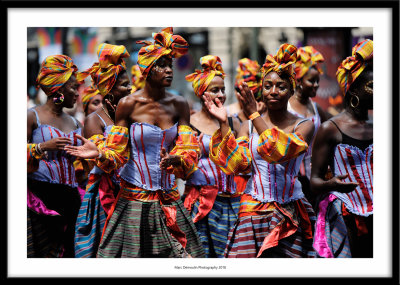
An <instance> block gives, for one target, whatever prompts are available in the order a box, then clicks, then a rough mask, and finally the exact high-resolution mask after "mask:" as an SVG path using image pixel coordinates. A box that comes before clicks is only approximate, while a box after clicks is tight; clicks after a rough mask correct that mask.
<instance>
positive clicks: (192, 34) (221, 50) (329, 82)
mask: <svg viewBox="0 0 400 285" xmlns="http://www.w3.org/2000/svg"><path fill="white" fill-rule="evenodd" d="M161 29H162V27H101V28H100V27H99V28H86V27H71V28H66V27H63V28H57V27H53V28H48V27H43V28H28V51H27V55H28V56H27V64H28V74H27V81H28V82H27V83H28V84H27V86H28V90H27V93H28V96H29V97H30V98H31V99H32V100H35V101H36V102H37V103H41V102H40V101H41V99H40V96H39V94H38V91H37V90H36V89H35V87H34V85H35V79H36V76H37V74H38V71H39V68H40V63H41V61H42V60H43V58H44V57H45V56H47V55H51V54H56V53H62V54H66V55H69V56H70V57H71V58H72V59H73V60H74V62H75V63H76V65H77V66H78V68H79V70H84V69H86V68H88V67H90V66H91V65H92V64H93V63H94V62H95V61H97V54H96V52H97V46H98V44H100V43H103V42H107V43H111V44H117V45H124V46H125V47H126V48H127V50H128V52H129V53H130V55H131V56H130V58H128V59H127V60H126V62H127V66H128V71H129V72H130V68H131V66H132V65H134V64H136V61H137V53H138V51H139V49H140V48H141V46H142V45H138V44H136V41H137V40H151V39H152V37H151V35H152V33H153V32H158V31H160V30H161ZM174 33H176V34H179V35H181V36H183V37H184V38H185V39H186V40H187V41H188V42H189V52H188V54H186V55H185V56H183V57H181V58H179V59H176V60H175V61H174V67H173V68H174V81H173V83H172V86H171V88H170V91H171V92H175V93H176V94H180V95H182V96H184V97H186V98H187V99H188V100H190V101H192V102H194V106H195V109H198V108H200V104H199V99H197V98H196V97H195V95H194V93H193V89H192V87H191V84H190V83H188V82H187V81H186V80H185V76H186V75H187V74H189V73H192V72H193V71H194V69H196V68H200V64H199V59H200V57H202V56H204V55H207V54H213V55H218V56H219V57H220V58H221V60H222V65H223V68H224V70H225V72H226V74H227V76H226V79H225V85H226V93H227V103H232V102H234V101H235V100H236V98H235V96H234V94H233V84H234V77H235V74H236V67H237V62H238V60H239V59H241V58H243V57H248V58H250V59H252V60H257V61H258V62H259V63H260V65H262V64H263V63H264V60H265V57H266V55H267V54H270V53H275V52H276V50H277V49H278V48H279V46H280V45H281V44H282V43H285V42H287V43H290V44H293V45H296V46H298V47H300V46H305V45H312V46H314V47H315V48H316V49H317V50H318V51H320V52H321V53H322V55H323V56H324V58H325V62H324V63H323V65H322V69H323V71H324V74H323V75H322V77H321V81H320V88H319V90H318V93H317V97H316V98H315V100H316V101H318V103H320V105H321V106H322V107H323V108H324V109H327V108H328V107H329V101H328V99H329V97H331V98H332V97H335V96H336V95H337V94H338V93H339V88H338V86H337V83H336V77H335V73H336V69H337V67H338V66H339V64H340V62H341V61H342V60H343V59H344V58H345V57H346V56H349V55H351V48H352V46H353V45H354V44H356V43H357V42H359V41H360V40H363V39H365V38H369V39H372V35H373V30H372V28H359V27H346V28H321V27H315V28H310V27H307V28H302V27H281V28H279V27H271V28H270V27H174Z"/></svg>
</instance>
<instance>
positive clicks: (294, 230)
mask: <svg viewBox="0 0 400 285" xmlns="http://www.w3.org/2000/svg"><path fill="white" fill-rule="evenodd" d="M296 51H297V49H296V47H295V46H293V45H289V44H283V45H281V46H280V48H279V50H278V52H277V54H276V55H275V56H272V55H268V56H267V57H266V61H265V63H264V65H263V67H262V78H263V80H262V88H263V90H262V94H263V101H264V102H265V104H266V107H267V109H266V111H265V112H264V113H263V114H261V115H260V114H259V113H258V112H257V101H256V100H255V98H254V96H253V94H252V92H251V91H250V89H249V87H248V86H247V85H246V83H243V84H242V85H241V86H239V88H240V94H239V99H240V101H241V105H242V106H243V110H244V113H245V114H246V117H247V118H249V121H246V122H244V123H243V124H242V127H241V130H240V132H239V134H238V138H237V139H236V140H235V137H234V136H233V134H232V131H231V129H230V128H229V125H228V124H227V115H226V111H225V109H224V107H223V106H222V104H221V103H220V102H218V100H215V101H216V104H215V103H214V102H213V101H212V100H211V99H210V98H209V96H207V94H205V104H206V106H207V107H208V109H209V112H210V113H211V114H212V115H214V117H215V118H216V119H217V120H218V121H219V123H220V129H219V130H218V131H217V132H215V133H214V135H213V137H212V138H211V142H210V146H211V147H212V148H211V150H210V157H211V159H212V160H213V161H214V163H215V164H217V165H219V166H220V167H221V168H222V169H223V170H224V172H225V173H226V174H236V173H251V178H250V179H249V182H248V183H247V187H246V190H245V193H244V194H243V195H242V198H241V201H240V209H239V218H238V220H237V222H236V224H235V226H234V227H233V228H232V229H231V230H230V232H229V237H228V242H227V246H226V249H225V257H227V258H244V257H245V258H249V257H314V256H315V252H314V251H313V248H312V224H311V220H313V219H314V212H313V210H312V207H311V205H310V204H309V203H308V201H307V200H306V199H305V198H304V194H303V192H302V189H301V184H300V182H299V181H298V180H297V173H298V171H299V167H300V162H301V160H302V159H303V157H304V154H305V152H306V151H307V147H308V144H309V143H310V142H311V139H312V135H313V131H314V125H313V123H312V121H311V120H309V119H300V118H299V117H297V116H295V115H293V114H291V113H290V112H288V111H287V102H288V100H289V98H290V96H292V95H293V93H294V89H295V87H296V83H295V78H294V69H293V64H294V62H295V61H296ZM253 127H254V128H253Z"/></svg>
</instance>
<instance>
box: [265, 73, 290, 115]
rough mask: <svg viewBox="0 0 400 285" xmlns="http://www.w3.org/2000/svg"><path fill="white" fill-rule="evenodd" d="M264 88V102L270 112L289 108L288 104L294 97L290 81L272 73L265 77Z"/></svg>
mask: <svg viewBox="0 0 400 285" xmlns="http://www.w3.org/2000/svg"><path fill="white" fill-rule="evenodd" d="M262 88H263V89H262V94H263V101H264V103H265V104H266V106H267V108H268V109H269V110H277V109H282V108H287V102H288V100H289V98H290V96H292V95H293V91H292V89H291V84H290V81H289V79H286V78H283V77H281V76H279V75H278V73H276V72H270V73H268V74H267V75H266V76H265V77H264V80H263V87H262Z"/></svg>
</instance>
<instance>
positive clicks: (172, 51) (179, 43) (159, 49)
mask: <svg viewBox="0 0 400 285" xmlns="http://www.w3.org/2000/svg"><path fill="white" fill-rule="evenodd" d="M152 36H153V38H154V42H150V41H143V40H142V41H137V42H136V43H138V44H144V46H143V47H142V48H141V49H140V50H139V54H138V61H137V64H138V66H139V68H140V71H141V72H142V76H143V77H144V78H145V79H146V78H147V75H148V74H149V72H150V69H151V68H152V66H153V65H154V63H155V62H156V61H157V60H158V59H159V58H161V57H162V56H166V55H168V56H171V57H172V58H178V57H181V56H182V55H184V54H186V53H187V51H188V48H189V44H188V43H187V41H186V40H185V39H184V38H183V37H181V36H179V35H174V34H173V29H172V27H169V28H165V29H163V30H162V31H161V32H159V33H153V34H152Z"/></svg>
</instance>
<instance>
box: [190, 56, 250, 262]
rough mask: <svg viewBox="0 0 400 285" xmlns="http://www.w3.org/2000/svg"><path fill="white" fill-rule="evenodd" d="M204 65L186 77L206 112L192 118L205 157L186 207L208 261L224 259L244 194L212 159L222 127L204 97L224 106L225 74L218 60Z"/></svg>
mask: <svg viewBox="0 0 400 285" xmlns="http://www.w3.org/2000/svg"><path fill="white" fill-rule="evenodd" d="M200 64H201V67H202V70H196V71H195V72H194V73H192V74H189V75H187V76H186V80H187V81H189V82H193V83H192V86H193V89H194V93H195V94H196V96H197V97H199V98H200V100H201V102H202V109H201V110H200V111H199V112H196V113H195V114H193V115H192V116H191V117H190V124H191V126H192V127H193V129H195V130H196V131H197V135H198V140H199V143H200V146H201V153H202V154H201V157H200V159H199V162H198V169H197V170H196V171H195V172H194V173H193V174H192V175H191V176H190V178H189V179H188V180H187V181H186V188H185V193H184V194H185V195H184V196H185V202H184V205H185V207H186V209H188V211H189V212H191V215H192V218H193V222H194V224H195V226H196V228H197V231H198V233H199V236H200V240H201V242H202V244H203V247H204V250H205V253H206V257H219V258H222V257H224V250H225V245H226V240H227V238H228V233H229V230H230V228H231V227H232V226H233V224H234V223H235V222H236V219H237V213H238V211H239V202H240V194H241V193H240V192H238V191H237V189H236V183H235V181H234V176H233V175H226V174H225V173H224V172H223V171H222V170H221V169H220V168H219V167H218V166H216V165H215V164H214V163H213V162H212V161H211V160H210V158H209V157H208V153H209V143H210V139H211V136H212V134H213V133H214V132H215V131H216V130H217V129H218V128H219V124H218V122H217V121H216V120H215V118H214V117H213V116H212V115H211V114H210V113H209V112H208V109H207V108H206V106H205V105H204V103H203V100H202V95H203V94H205V93H207V94H209V96H210V97H211V99H212V100H216V98H218V100H219V102H221V103H222V104H224V102H225V100H226V95H225V83H224V78H225V73H224V70H223V68H222V62H221V59H220V58H219V57H218V56H214V55H206V56H204V57H202V58H200ZM228 119H229V122H230V127H231V129H232V130H233V131H234V133H235V134H237V132H238V131H239V128H240V122H239V120H238V119H236V118H232V117H229V118H228ZM242 190H244V188H242Z"/></svg>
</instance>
